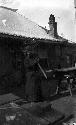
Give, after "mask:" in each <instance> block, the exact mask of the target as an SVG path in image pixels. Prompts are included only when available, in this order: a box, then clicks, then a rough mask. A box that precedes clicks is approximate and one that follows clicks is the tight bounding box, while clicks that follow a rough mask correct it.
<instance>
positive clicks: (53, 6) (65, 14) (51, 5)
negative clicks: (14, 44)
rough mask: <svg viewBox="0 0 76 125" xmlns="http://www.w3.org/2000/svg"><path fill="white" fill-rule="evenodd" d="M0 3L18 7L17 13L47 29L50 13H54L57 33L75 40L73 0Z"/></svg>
mask: <svg viewBox="0 0 76 125" xmlns="http://www.w3.org/2000/svg"><path fill="white" fill-rule="evenodd" d="M0 4H1V5H4V6H8V7H11V8H18V13H20V14H22V15H24V16H25V17H26V18H29V19H30V20H32V21H34V22H36V23H37V24H39V25H40V26H43V27H45V26H46V28H47V29H49V25H48V21H49V16H50V14H54V15H55V19H56V22H57V25H58V26H57V30H58V34H59V35H61V36H63V37H64V38H66V39H68V40H70V41H72V42H76V35H75V30H76V28H75V27H76V22H75V8H74V1H73V0H0Z"/></svg>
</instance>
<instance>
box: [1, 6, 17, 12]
mask: <svg viewBox="0 0 76 125" xmlns="http://www.w3.org/2000/svg"><path fill="white" fill-rule="evenodd" d="M0 8H3V9H7V10H11V11H13V12H16V11H17V10H18V9H13V8H9V7H6V6H0Z"/></svg>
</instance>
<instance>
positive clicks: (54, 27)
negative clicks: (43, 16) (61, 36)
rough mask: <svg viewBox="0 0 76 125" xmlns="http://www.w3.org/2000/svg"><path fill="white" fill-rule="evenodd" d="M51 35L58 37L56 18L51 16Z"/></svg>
mask: <svg viewBox="0 0 76 125" xmlns="http://www.w3.org/2000/svg"><path fill="white" fill-rule="evenodd" d="M48 24H49V28H50V30H49V34H50V35H52V36H53V37H57V22H55V17H54V15H52V14H51V15H50V17H49V22H48Z"/></svg>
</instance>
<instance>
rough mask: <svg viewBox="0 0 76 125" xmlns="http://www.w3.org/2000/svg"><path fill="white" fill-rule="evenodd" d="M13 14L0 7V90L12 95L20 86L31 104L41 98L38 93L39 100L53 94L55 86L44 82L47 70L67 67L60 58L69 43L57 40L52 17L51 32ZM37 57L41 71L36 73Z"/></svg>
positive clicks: (13, 12)
mask: <svg viewBox="0 0 76 125" xmlns="http://www.w3.org/2000/svg"><path fill="white" fill-rule="evenodd" d="M16 11H17V10H13V9H11V8H7V7H3V6H1V7H0V79H1V81H0V86H1V89H2V88H3V89H4V88H7V90H8V89H9V91H12V89H13V88H14V89H15V87H18V86H20V85H22V84H23V85H25V87H24V89H25V90H26V91H25V93H26V94H25V95H27V96H29V97H30V96H31V98H32V100H33V99H35V98H36V97H37V95H38V96H41V95H39V93H40V91H42V92H41V93H42V96H43V97H44V98H47V97H49V96H50V94H51V93H52V91H55V89H56V82H55V80H54V79H53V80H52V79H51V83H52V84H50V82H49V81H47V80H45V77H44V73H45V72H46V70H48V69H54V68H57V67H58V65H59V64H60V65H61V66H62V67H64V66H66V64H67V63H65V64H64V62H65V60H66V58H65V59H63V56H64V53H65V51H64V49H66V50H67V46H68V41H67V40H66V39H64V38H62V37H60V36H58V34H57V25H56V22H55V18H54V16H52V15H51V16H52V17H53V21H54V27H53V22H52V26H50V28H51V29H50V30H49V31H48V30H47V29H45V28H43V27H41V26H39V25H37V24H36V23H35V22H32V21H30V20H29V19H27V18H25V17H24V16H22V15H20V14H18V13H17V12H16ZM49 20H50V22H49V25H51V17H50V18H49ZM55 30H56V31H55ZM51 32H52V34H51ZM63 48H64V49H63ZM62 54H63V56H62ZM65 55H66V53H65ZM37 57H38V58H39V60H38V63H39V64H40V66H41V69H43V70H42V71H40V70H41V69H39V68H40V67H38V66H37V67H38V71H36V67H33V66H34V65H35V64H37V63H36V62H37V60H36V59H37ZM66 57H67V56H66ZM61 59H62V60H61ZM63 60H64V61H63ZM67 60H68V58H67ZM28 67H31V68H28ZM39 71H40V72H39ZM41 76H42V77H41ZM40 77H41V78H40ZM39 78H40V79H39ZM38 80H39V81H38ZM40 80H41V81H40ZM44 82H45V85H44ZM46 83H47V85H46ZM54 83H55V86H54V85H53V84H54ZM10 88H11V89H10ZM39 88H40V89H41V90H40V89H39ZM46 88H47V89H46ZM51 88H52V89H51ZM46 90H47V91H46ZM46 93H47V94H46ZM25 95H24V96H25Z"/></svg>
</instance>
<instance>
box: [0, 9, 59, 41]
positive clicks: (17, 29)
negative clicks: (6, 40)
mask: <svg viewBox="0 0 76 125" xmlns="http://www.w3.org/2000/svg"><path fill="white" fill-rule="evenodd" d="M0 33H5V34H9V35H16V36H23V37H27V38H28V37H30V38H39V39H49V40H54V41H57V40H56V39H55V38H53V37H52V36H49V35H48V34H47V32H46V31H45V30H44V29H43V28H41V27H40V26H39V25H37V24H36V23H35V22H32V21H30V20H29V19H27V18H25V17H24V16H22V15H20V14H19V13H17V12H15V11H12V9H11V10H10V9H8V8H6V7H0Z"/></svg>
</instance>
